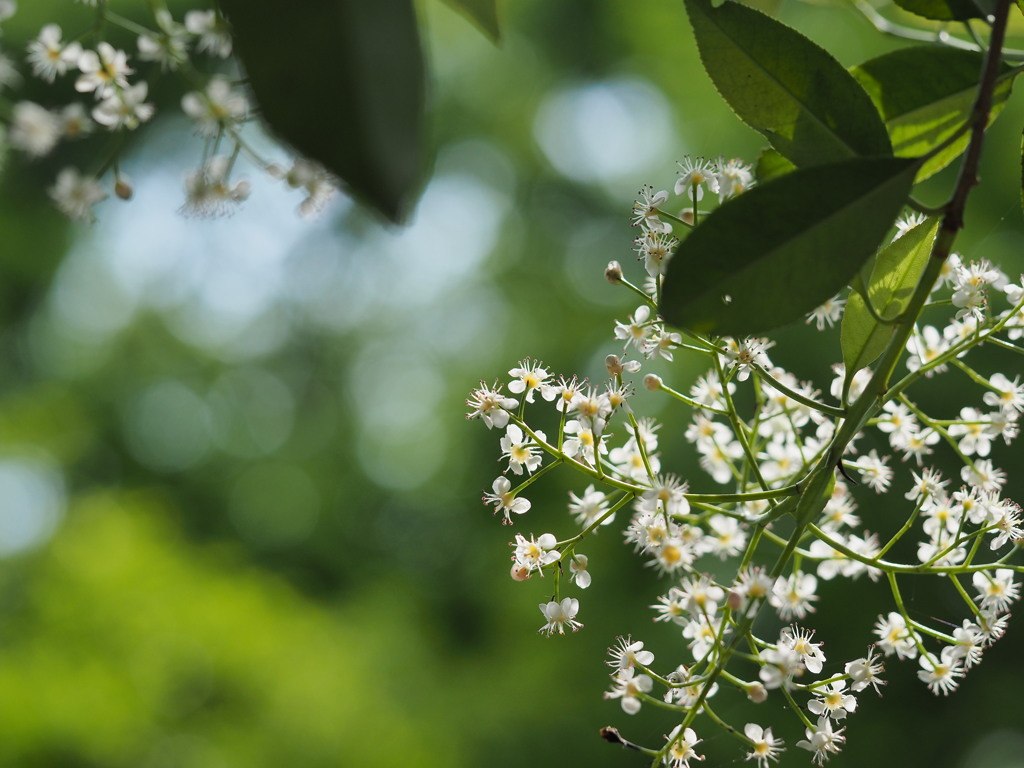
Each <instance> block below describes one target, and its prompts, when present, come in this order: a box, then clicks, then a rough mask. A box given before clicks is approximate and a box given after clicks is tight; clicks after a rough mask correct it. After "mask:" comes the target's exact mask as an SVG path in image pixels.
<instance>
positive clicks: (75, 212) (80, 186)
mask: <svg viewBox="0 0 1024 768" xmlns="http://www.w3.org/2000/svg"><path fill="white" fill-rule="evenodd" d="M49 191H50V197H51V198H52V199H53V202H54V203H55V204H56V205H57V208H59V209H60V211H61V213H63V214H64V215H65V216H67V217H68V218H70V219H73V220H75V221H82V222H85V223H87V224H89V223H92V221H93V220H94V216H93V212H92V208H93V206H94V205H96V203H99V202H101V201H103V200H105V199H106V198H107V193H106V192H104V191H103V188H102V187H100V185H99V183H98V182H97V181H96V180H95V179H93V178H91V177H85V176H82V175H81V174H79V172H78V170H77V169H76V168H65V169H63V170H62V171H61V172H60V173H59V174H57V183H56V184H55V185H54V186H53V187H51V188H50V190H49Z"/></svg>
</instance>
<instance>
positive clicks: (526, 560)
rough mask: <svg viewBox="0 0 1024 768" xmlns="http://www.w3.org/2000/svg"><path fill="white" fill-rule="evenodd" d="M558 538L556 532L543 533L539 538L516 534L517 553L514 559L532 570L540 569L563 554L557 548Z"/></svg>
mask: <svg viewBox="0 0 1024 768" xmlns="http://www.w3.org/2000/svg"><path fill="white" fill-rule="evenodd" d="M556 544H558V540H557V539H556V538H555V536H554V534H551V533H544V534H541V537H540V538H539V539H535V538H533V537H532V536H531V537H530V538H529V539H527V538H526V537H525V536H523V535H522V534H520V533H517V534H516V540H515V547H516V549H515V553H514V555H513V559H514V560H515V561H516V563H517V564H519V565H522V566H525V567H526V568H528V569H529V570H530V571H539V570H541V569H542V568H544V566H546V565H551V563H555V562H557V561H558V560H559V559H560V558H561V557H562V555H561V554H560V553H559V552H558V550H556V549H555V545H556Z"/></svg>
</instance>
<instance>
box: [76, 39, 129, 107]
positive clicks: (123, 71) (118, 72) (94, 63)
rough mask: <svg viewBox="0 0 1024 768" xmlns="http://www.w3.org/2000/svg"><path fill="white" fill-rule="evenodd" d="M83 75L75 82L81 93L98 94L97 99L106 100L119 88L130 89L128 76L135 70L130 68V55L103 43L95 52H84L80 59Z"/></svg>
mask: <svg viewBox="0 0 1024 768" xmlns="http://www.w3.org/2000/svg"><path fill="white" fill-rule="evenodd" d="M78 69H79V70H81V72H82V74H81V75H79V77H78V80H76V81H75V90H76V91H78V92H79V93H89V92H92V91H95V92H96V98H97V99H106V98H108V97H110V96H112V95H113V94H114V91H115V90H116V89H117V88H127V87H128V75H130V74H132V73H133V72H134V70H133V69H132V68H131V67H129V66H128V54H126V53H125V52H124V51H119V50H117V49H116V48H114V46H112V45H111V44H110V43H108V42H105V41H104V42H101V43H100V44H99V45H97V46H96V50H95V51H83V52H82V54H81V55H80V56H79V57H78Z"/></svg>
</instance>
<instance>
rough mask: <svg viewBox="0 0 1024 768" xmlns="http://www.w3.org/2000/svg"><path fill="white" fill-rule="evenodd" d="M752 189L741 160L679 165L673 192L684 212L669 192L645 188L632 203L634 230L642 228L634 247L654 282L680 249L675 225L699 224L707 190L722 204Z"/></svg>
mask: <svg viewBox="0 0 1024 768" xmlns="http://www.w3.org/2000/svg"><path fill="white" fill-rule="evenodd" d="M753 185H754V175H753V172H752V169H751V167H750V166H749V165H747V164H746V163H743V162H742V161H740V160H725V159H724V158H719V159H718V160H717V161H709V160H705V159H704V158H702V157H698V158H696V159H694V158H690V157H689V156H687V157H685V158H683V160H682V162H680V163H679V177H678V178H677V179H676V183H675V187H674V188H673V190H674V192H675V194H676V195H677V196H681V197H682V198H683V201H684V202H683V207H682V208H681V209H680V207H679V205H678V204H677V205H676V206H674V207H670V203H669V200H670V197H669V193H668V191H666V190H660V191H658V192H655V191H654V187H651V186H646V187H643V188H642V189H641V190H640V192H639V193H638V194H639V197H638V199H637V200H636V202H635V203H633V226H635V227H639V228H640V235H639V236H638V237H637V238H636V240H635V241H634V245H635V247H636V253H637V257H638V258H639V259H640V260H641V261H642V262H643V263H644V269H646V270H647V274H648V275H649V276H650V277H652V278H657V277H659V276H661V275H664V274H665V268H666V267H667V266H668V262H669V259H670V258H671V257H672V254H673V252H674V251H675V248H676V246H677V245H679V240H678V239H677V238H676V237H675V236H674V235H673V234H672V232H673V222H676V223H679V224H685V225H687V226H693V225H694V224H696V223H697V222H698V221H699V219H700V215H701V211H700V210H699V208H698V207H697V204H698V203H699V202H700V201H701V200H703V199H704V190H705V189H707V190H708V191H709V192H711V193H712V194H716V195H718V198H719V202H724V201H725V200H728V199H729V198H731V197H735V196H736V195H739V194H741V193H743V192H744V191H746V190H748V189H750V188H751V187H752V186H753ZM673 210H674V211H676V213H673Z"/></svg>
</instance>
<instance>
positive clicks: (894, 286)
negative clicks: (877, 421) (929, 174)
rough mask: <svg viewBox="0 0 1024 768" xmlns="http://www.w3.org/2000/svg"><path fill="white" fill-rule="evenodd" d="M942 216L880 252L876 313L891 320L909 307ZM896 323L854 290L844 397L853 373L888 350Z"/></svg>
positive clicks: (845, 331) (871, 293)
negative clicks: (868, 305) (893, 323)
mask: <svg viewBox="0 0 1024 768" xmlns="http://www.w3.org/2000/svg"><path fill="white" fill-rule="evenodd" d="M938 228H939V222H938V219H935V220H933V221H925V222H924V223H922V224H918V225H917V226H916V227H914V228H913V229H911V230H910V231H908V232H905V233H904V234H903V236H902V237H900V238H899V239H897V240H895V241H893V242H892V243H890V244H889V245H888V246H886V247H885V249H884V250H882V252H881V253H879V254H878V257H877V258H876V259H875V268H874V270H872V272H871V279H870V280H869V281H868V286H867V293H868V297H869V298H870V300H871V306H872V307H873V308H874V310H875V314H877V315H878V317H879V318H880V319H881V320H884V321H891V320H893V319H895V318H897V317H899V315H900V313H901V312H903V310H905V309H906V308H907V302H909V301H910V297H911V295H912V294H913V292H914V286H916V285H917V281H918V279H919V278H920V277H921V273H922V272H924V268H925V265H926V264H927V263H928V257H929V255H930V254H931V249H932V241H933V240H935V233H936V232H937V231H938ZM894 329H895V326H893V325H892V324H891V323H885V322H879V321H878V320H876V319H875V318H874V317H873V316H872V314H871V312H870V310H868V308H867V306H866V304H865V302H864V298H863V296H861V295H860V294H859V293H851V294H850V296H849V298H848V299H847V302H846V309H845V311H844V312H843V327H842V333H841V335H840V336H841V339H842V345H843V363H844V364H845V365H846V385H845V389H844V391H843V400H844V401H845V400H846V396H847V394H848V391H849V385H850V383H851V382H852V381H853V374H855V373H856V372H857V371H859V370H860V369H861V368H864V367H866V366H868V365H871V363H873V362H874V361H875V359H877V358H878V356H879V355H880V354H882V352H884V351H885V347H886V345H887V344H888V343H889V339H891V338H892V335H893V331H894Z"/></svg>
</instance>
